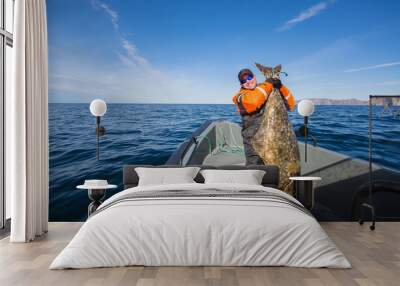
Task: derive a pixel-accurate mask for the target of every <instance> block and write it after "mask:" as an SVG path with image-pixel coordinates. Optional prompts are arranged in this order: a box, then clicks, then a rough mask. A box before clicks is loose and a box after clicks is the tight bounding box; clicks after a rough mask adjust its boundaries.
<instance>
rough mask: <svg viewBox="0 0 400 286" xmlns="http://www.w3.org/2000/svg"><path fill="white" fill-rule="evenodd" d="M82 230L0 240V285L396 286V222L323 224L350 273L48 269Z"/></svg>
mask: <svg viewBox="0 0 400 286" xmlns="http://www.w3.org/2000/svg"><path fill="white" fill-rule="evenodd" d="M80 226H81V224H80V223H50V228H49V233H48V234H47V235H45V236H44V237H42V238H40V239H38V240H35V241H34V242H32V243H21V244H16V243H13V244H11V243H9V241H8V238H5V239H3V240H1V241H0V285H1V286H6V285H7V286H8V285H12V286H17V285H29V286H34V285H57V286H61V285H68V286H79V285H140V286H147V285H167V286H179V285H227V286H234V285H246V286H247V285H251V286H253V285H255V286H261V285H384V286H388V285H400V222H385V223H378V224H377V228H376V230H375V231H374V232H372V231H370V230H369V228H368V224H367V225H364V226H360V225H358V224H357V223H343V222H335V223H332V222H330V223H322V226H323V228H324V229H325V230H326V231H327V233H328V234H329V236H330V237H331V238H332V240H333V241H335V243H336V244H337V245H338V247H339V248H340V249H341V250H342V251H343V253H344V254H345V256H346V257H347V258H348V259H349V260H350V262H351V263H352V266H353V268H352V269H347V270H343V269H306V268H290V267H119V268H100V269H86V270H48V267H49V265H50V263H51V261H52V260H53V259H54V258H55V256H56V255H57V254H58V253H59V252H60V251H61V250H62V249H63V247H64V246H65V245H66V244H67V242H68V241H69V240H70V239H71V238H72V236H73V235H74V234H75V233H76V231H77V230H78V229H79V227H80Z"/></svg>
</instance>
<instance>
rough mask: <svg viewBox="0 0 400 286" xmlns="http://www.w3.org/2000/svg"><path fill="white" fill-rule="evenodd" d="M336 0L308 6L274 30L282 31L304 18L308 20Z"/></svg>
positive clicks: (302, 20)
mask: <svg viewBox="0 0 400 286" xmlns="http://www.w3.org/2000/svg"><path fill="white" fill-rule="evenodd" d="M335 2H336V0H330V1H324V2H320V3H318V4H315V5H314V6H311V7H309V8H308V9H306V10H304V11H302V12H300V14H298V15H297V16H296V17H294V18H292V19H290V20H288V21H286V22H285V23H284V24H283V25H282V26H281V27H279V28H277V29H276V30H277V31H278V32H282V31H285V30H288V29H290V28H292V27H293V26H295V25H297V24H299V23H301V22H304V21H305V20H308V19H310V18H312V17H315V16H316V15H318V14H319V13H321V12H322V11H323V10H325V9H327V8H328V7H329V6H330V5H332V4H333V3H335Z"/></svg>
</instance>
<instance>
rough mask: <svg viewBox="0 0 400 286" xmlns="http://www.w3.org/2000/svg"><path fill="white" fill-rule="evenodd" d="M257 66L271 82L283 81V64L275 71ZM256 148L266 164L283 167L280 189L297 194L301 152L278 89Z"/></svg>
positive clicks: (254, 141)
mask: <svg viewBox="0 0 400 286" xmlns="http://www.w3.org/2000/svg"><path fill="white" fill-rule="evenodd" d="M256 66H257V68H258V69H259V70H260V71H261V72H262V74H263V75H264V76H265V77H266V79H267V80H268V79H270V78H279V75H280V73H281V69H282V67H281V65H278V66H276V67H275V68H271V67H265V66H262V65H260V64H257V63H256ZM252 145H253V148H254V150H255V151H256V152H257V153H258V155H259V156H260V157H261V158H262V159H263V161H264V163H265V164H268V165H277V166H279V171H280V172H279V189H280V190H282V191H284V192H286V193H288V194H291V195H293V184H292V183H291V181H290V179H289V177H291V176H297V175H299V174H300V153H299V147H298V145H297V139H296V134H295V132H294V130H293V127H292V124H291V123H290V121H289V117H288V114H287V109H286V104H285V102H284V99H283V97H282V96H281V94H280V92H279V90H278V89H276V88H274V89H273V91H272V92H271V93H270V95H269V97H268V100H267V103H266V105H265V108H264V114H263V119H262V122H261V124H260V127H259V128H258V130H257V133H256V134H255V135H254V137H253V138H252Z"/></svg>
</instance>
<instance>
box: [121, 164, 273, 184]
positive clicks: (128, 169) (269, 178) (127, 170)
mask: <svg viewBox="0 0 400 286" xmlns="http://www.w3.org/2000/svg"><path fill="white" fill-rule="evenodd" d="M193 166H195V167H200V168H201V169H202V170H204V169H217V170H263V171H265V175H264V177H263V179H262V182H261V184H262V185H263V186H265V187H272V188H278V185H279V167H278V166H272V165H265V166H263V165H253V166H238V165H226V166H218V167H216V166H206V165H191V166H188V167H193ZM136 167H148V168H181V167H180V166H178V165H159V166H153V165H125V166H124V169H123V183H124V189H128V188H133V187H136V186H137V185H138V182H139V177H138V174H137V173H136V171H135V168H136ZM182 168H183V167H182ZM194 180H195V181H196V182H197V183H204V178H203V176H202V175H201V174H200V172H199V173H198V174H197V176H196V177H195V178H194Z"/></svg>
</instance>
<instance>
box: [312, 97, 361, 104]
mask: <svg viewBox="0 0 400 286" xmlns="http://www.w3.org/2000/svg"><path fill="white" fill-rule="evenodd" d="M307 99H309V100H311V101H312V102H313V103H314V104H315V105H368V100H360V99H355V98H350V99H330V98H307Z"/></svg>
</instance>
